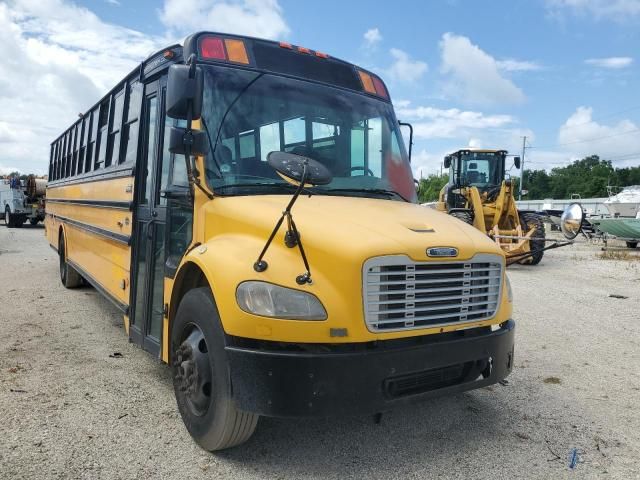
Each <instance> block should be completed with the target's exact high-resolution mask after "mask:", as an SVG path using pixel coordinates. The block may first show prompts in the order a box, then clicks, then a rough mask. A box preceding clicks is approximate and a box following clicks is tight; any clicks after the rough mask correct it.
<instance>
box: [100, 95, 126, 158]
mask: <svg viewBox="0 0 640 480" xmlns="http://www.w3.org/2000/svg"><path fill="white" fill-rule="evenodd" d="M123 108H124V89H122V90H120V91H119V92H118V93H116V94H115V96H114V100H113V108H112V115H111V121H110V122H109V124H110V127H109V144H108V148H107V158H106V159H105V163H104V166H105V167H108V166H109V165H111V164H112V163H113V164H116V165H117V164H118V163H119V160H120V130H121V129H122V110H123Z"/></svg>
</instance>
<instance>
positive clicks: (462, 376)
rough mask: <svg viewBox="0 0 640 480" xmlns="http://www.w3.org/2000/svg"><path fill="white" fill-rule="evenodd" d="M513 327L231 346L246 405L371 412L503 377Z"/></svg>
mask: <svg viewBox="0 0 640 480" xmlns="http://www.w3.org/2000/svg"><path fill="white" fill-rule="evenodd" d="M514 329H515V322H514V321H513V320H509V321H507V322H505V323H503V324H501V325H500V328H499V329H498V330H495V331H490V329H470V330H462V331H457V332H451V333H449V334H439V335H428V336H425V337H418V338H413V339H403V340H400V341H398V340H387V341H379V342H375V343H374V344H367V345H365V346H363V345H360V344H352V345H351V346H352V347H353V349H352V351H348V350H347V351H344V348H345V347H342V348H343V350H341V351H339V352H334V351H330V352H326V353H325V352H318V353H315V352H314V353H309V352H305V351H291V350H290V351H286V350H285V351H282V350H276V349H263V348H261V349H257V348H255V349H253V348H243V347H238V346H227V347H226V352H227V358H228V360H229V365H230V375H231V384H232V388H233V396H234V400H235V402H236V405H237V407H238V408H239V409H240V410H244V411H249V412H253V413H258V414H260V415H266V416H275V417H327V416H333V415H344V414H370V413H378V412H383V411H386V410H389V409H391V408H394V407H396V406H398V405H404V404H407V403H413V402H416V401H419V400H423V399H425V398H431V397H435V396H440V395H446V394H451V393H456V392H462V391H465V390H471V389H475V388H480V387H484V386H487V385H491V384H494V383H497V382H499V381H500V380H502V379H504V378H505V377H506V376H507V375H509V373H510V372H511V368H512V366H513V345H514ZM346 348H347V349H348V348H349V346H347V347H346Z"/></svg>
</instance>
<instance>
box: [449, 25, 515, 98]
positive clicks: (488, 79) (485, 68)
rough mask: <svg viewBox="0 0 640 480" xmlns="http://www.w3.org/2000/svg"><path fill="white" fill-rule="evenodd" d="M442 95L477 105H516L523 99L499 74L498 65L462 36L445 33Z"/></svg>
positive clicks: (512, 85)
mask: <svg viewBox="0 0 640 480" xmlns="http://www.w3.org/2000/svg"><path fill="white" fill-rule="evenodd" d="M440 49H441V53H442V66H441V71H442V73H443V74H445V75H446V76H447V83H446V85H445V93H447V94H448V95H449V96H451V97H456V98H462V99H463V100H464V101H466V102H468V103H472V104H480V105H498V104H519V103H522V102H523V101H524V100H525V95H524V93H523V92H522V90H520V89H519V88H518V87H517V86H516V85H514V84H513V82H512V81H511V80H509V79H507V78H504V77H503V76H502V75H501V74H500V68H499V65H498V62H497V61H496V60H495V59H494V58H493V57H492V56H491V55H489V54H487V53H486V52H484V51H483V50H481V49H480V48H479V47H478V46H477V45H474V44H473V43H471V41H470V40H469V39H468V38H467V37H464V36H460V35H455V34H453V33H445V34H444V35H443V36H442V40H441V41H440Z"/></svg>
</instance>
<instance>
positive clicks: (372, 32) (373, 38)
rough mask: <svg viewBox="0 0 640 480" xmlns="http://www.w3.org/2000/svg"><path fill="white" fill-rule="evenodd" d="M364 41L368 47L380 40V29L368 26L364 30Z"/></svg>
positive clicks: (373, 45)
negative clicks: (367, 28) (368, 27)
mask: <svg viewBox="0 0 640 480" xmlns="http://www.w3.org/2000/svg"><path fill="white" fill-rule="evenodd" d="M363 37H364V41H365V45H366V46H367V47H369V48H372V47H375V46H376V45H377V44H378V43H380V42H381V41H382V34H381V33H380V30H379V29H377V28H370V29H369V30H367V31H366V32H364V35H363Z"/></svg>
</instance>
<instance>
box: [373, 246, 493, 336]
mask: <svg viewBox="0 0 640 480" xmlns="http://www.w3.org/2000/svg"><path fill="white" fill-rule="evenodd" d="M502 265H503V259H502V257H500V256H498V255H488V254H480V255H476V256H475V257H473V258H472V259H471V260H468V261H465V262H456V261H451V262H413V261H411V259H409V258H408V257H406V256H404V255H398V256H387V257H376V258H372V259H369V260H367V261H366V262H365V264H364V270H363V279H364V286H363V290H364V302H365V304H364V309H365V321H366V323H367V328H368V329H369V330H370V331H372V332H388V331H397V330H412V329H418V328H428V327H438V326H444V325H451V324H455V323H465V322H473V321H479V320H486V319H488V318H491V317H493V316H494V315H495V313H496V310H497V308H498V303H499V301H500V293H501V292H500V288H501V283H502V268H503V267H502Z"/></svg>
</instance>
